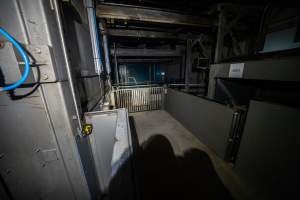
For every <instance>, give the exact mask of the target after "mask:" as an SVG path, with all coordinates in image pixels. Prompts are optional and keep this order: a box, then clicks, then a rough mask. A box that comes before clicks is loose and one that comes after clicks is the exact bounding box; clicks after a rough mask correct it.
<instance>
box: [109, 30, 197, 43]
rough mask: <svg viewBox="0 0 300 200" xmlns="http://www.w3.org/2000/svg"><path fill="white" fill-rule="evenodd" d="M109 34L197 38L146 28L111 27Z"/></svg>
mask: <svg viewBox="0 0 300 200" xmlns="http://www.w3.org/2000/svg"><path fill="white" fill-rule="evenodd" d="M108 34H109V35H110V36H116V37H138V38H163V39H181V40H187V39H189V38H197V36H196V35H192V34H176V33H168V32H158V31H144V30H126V29H109V30H108Z"/></svg>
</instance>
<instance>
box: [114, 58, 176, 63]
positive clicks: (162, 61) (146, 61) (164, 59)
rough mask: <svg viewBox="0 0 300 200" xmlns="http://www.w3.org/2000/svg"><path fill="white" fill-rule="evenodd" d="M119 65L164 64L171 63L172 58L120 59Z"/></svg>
mask: <svg viewBox="0 0 300 200" xmlns="http://www.w3.org/2000/svg"><path fill="white" fill-rule="evenodd" d="M118 61H119V63H165V62H172V61H173V59H172V58H121V59H119V60H118Z"/></svg>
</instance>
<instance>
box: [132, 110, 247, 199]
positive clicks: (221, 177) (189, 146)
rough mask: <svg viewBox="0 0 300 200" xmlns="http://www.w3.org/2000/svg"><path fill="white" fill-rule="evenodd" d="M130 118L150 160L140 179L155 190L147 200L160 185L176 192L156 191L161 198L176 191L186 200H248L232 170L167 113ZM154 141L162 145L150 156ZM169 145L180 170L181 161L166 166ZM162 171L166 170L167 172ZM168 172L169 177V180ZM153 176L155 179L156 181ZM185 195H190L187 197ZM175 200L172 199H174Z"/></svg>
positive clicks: (143, 168) (146, 113)
mask: <svg viewBox="0 0 300 200" xmlns="http://www.w3.org/2000/svg"><path fill="white" fill-rule="evenodd" d="M131 116H133V118H134V123H135V129H136V133H137V137H138V141H139V145H140V146H141V147H142V148H143V149H144V151H145V152H146V153H145V155H147V156H148V157H147V159H144V162H143V166H142V167H141V168H142V171H143V170H144V171H143V174H142V175H140V176H142V177H143V178H142V179H143V182H144V183H143V185H144V186H146V187H152V189H151V190H148V191H147V189H146V190H145V195H146V196H147V197H149V198H144V199H151V198H150V196H151V195H152V194H153V193H155V191H156V190H155V189H153V184H155V185H157V183H159V184H158V185H159V186H157V187H158V188H168V186H169V185H172V188H173V189H172V188H171V189H170V191H168V189H157V191H156V192H157V193H159V194H160V195H161V193H168V192H169V193H173V191H174V190H176V189H177V190H180V191H182V192H183V193H184V195H183V198H184V199H187V198H186V197H187V196H189V195H190V197H191V198H192V197H193V196H194V195H197V196H199V198H196V199H236V200H239V199H243V200H244V199H249V198H248V195H247V193H246V191H245V188H243V187H242V184H241V183H240V180H239V178H238V177H237V176H236V174H235V173H234V171H233V170H232V166H230V165H229V164H228V163H226V162H224V161H223V160H222V159H220V158H219V157H217V156H216V154H215V153H214V152H213V151H211V150H210V149H209V148H207V147H206V146H205V145H204V144H202V143H201V142H200V141H199V140H198V139H197V138H196V137H195V136H193V135H192V133H190V132H189V131H188V130H187V129H185V128H184V127H183V126H182V125H181V124H180V123H179V122H178V121H177V120H175V119H174V118H173V117H172V116H171V115H169V114H168V113H167V112H166V111H163V110H157V111H149V112H139V113H133V114H131ZM155 137H156V138H160V139H157V140H156V144H158V143H159V145H160V146H157V145H156V146H155V147H152V150H151V151H152V153H151V154H149V153H148V152H147V150H145V149H147V145H148V144H149V143H151V141H152V143H153V144H154V143H155V142H153V141H155V139H154V140H153V138H155ZM149 141H150V142H149ZM159 141H160V142H159ZM157 142H158V143H157ZM168 144H170V149H171V154H174V155H173V157H172V159H173V158H175V159H177V158H178V159H179V160H180V163H181V164H179V165H178V166H179V167H177V168H176V167H174V166H177V164H174V163H178V162H177V160H178V159H177V160H176V161H174V163H172V162H173V161H172V162H171V164H166V162H167V161H166V160H167V159H168V158H169V157H170V156H169V157H165V158H164V157H163V156H161V154H167V153H165V152H169V150H167V147H166V146H168ZM148 146H149V145H148ZM149 149H151V147H150V148H149ZM188 152H194V153H195V152H196V154H197V156H195V155H194V156H191V155H192V154H191V153H188ZM197 152H198V153H197ZM171 154H170V155H171ZM199 155H200V156H199ZM159 157H161V158H159ZM172 159H171V160H172ZM173 160H174V159H173ZM150 161H151V162H150ZM157 162H160V164H161V165H162V166H163V167H161V166H159V167H158V166H157V164H155V163H157ZM153 163H154V164H153ZM182 163H188V164H187V165H186V164H182ZM182 166H184V167H182ZM146 168H148V169H146ZM161 168H165V171H163V170H161ZM174 168H176V170H175V169H174ZM171 169H172V170H173V172H170V171H172V170H171ZM166 172H167V174H169V175H168V176H169V177H167V176H166ZM169 172H170V173H169ZM187 172H190V173H187ZM147 176H148V177H149V178H148V179H147ZM153 176H156V178H154V177H153ZM162 176H166V178H167V179H168V181H169V182H164V180H163V178H158V177H162ZM151 181H152V183H151ZM145 182H146V183H145ZM174 182H175V183H174ZM160 183H161V185H160ZM163 183H164V184H163ZM151 184H152V185H151ZM176 184H177V185H176ZM174 185H176V186H174ZM178 188H180V189H178ZM201 189H202V190H201ZM147 192H148V193H147ZM227 193H228V194H227ZM174 194H175V193H174ZM186 194H189V195H187V196H186ZM149 195H150V196H149ZM180 195H181V194H180V193H176V195H174V196H175V199H176V196H177V197H178V199H180V198H182V197H181V196H180ZM162 196H164V195H162ZM174 196H173V197H172V199H174ZM156 197H157V196H156ZM156 197H155V198H156ZM164 197H165V198H169V199H170V196H164ZM200 197H201V198H200ZM202 197H203V198H202ZM156 199H157V198H156ZM193 199H195V198H193Z"/></svg>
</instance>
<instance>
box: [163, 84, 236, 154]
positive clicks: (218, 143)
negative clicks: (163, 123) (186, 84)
mask: <svg viewBox="0 0 300 200" xmlns="http://www.w3.org/2000/svg"><path fill="white" fill-rule="evenodd" d="M183 105H184V106H183ZM165 107H166V111H167V112H169V113H170V114H171V115H172V116H173V117H174V118H175V119H177V120H178V121H179V122H180V123H182V124H183V125H184V126H185V127H186V128H187V129H188V130H190V131H191V132H192V133H193V134H194V135H195V136H196V137H197V138H199V140H200V141H201V142H203V143H204V144H205V145H207V146H208V147H209V148H211V149H212V150H214V151H215V152H216V153H217V155H218V156H220V157H221V158H224V157H225V153H226V148H227V143H228V138H229V134H230V130H231V124H232V118H233V116H234V111H233V110H232V109H230V108H229V107H227V106H225V105H221V104H218V103H216V102H213V101H210V100H207V99H203V98H200V97H196V96H193V95H190V94H186V93H183V92H180V91H177V90H173V89H169V88H168V93H167V95H166V105H165Z"/></svg>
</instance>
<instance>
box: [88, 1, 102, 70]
mask: <svg viewBox="0 0 300 200" xmlns="http://www.w3.org/2000/svg"><path fill="white" fill-rule="evenodd" d="M85 4H86V5H85V6H86V9H87V15H88V21H89V29H90V35H91V42H92V49H93V57H94V63H95V71H96V73H97V74H99V75H100V74H101V72H102V71H103V65H102V61H101V57H102V56H101V51H100V45H99V34H98V30H97V21H96V13H95V5H94V4H93V1H92V0H86V1H85Z"/></svg>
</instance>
